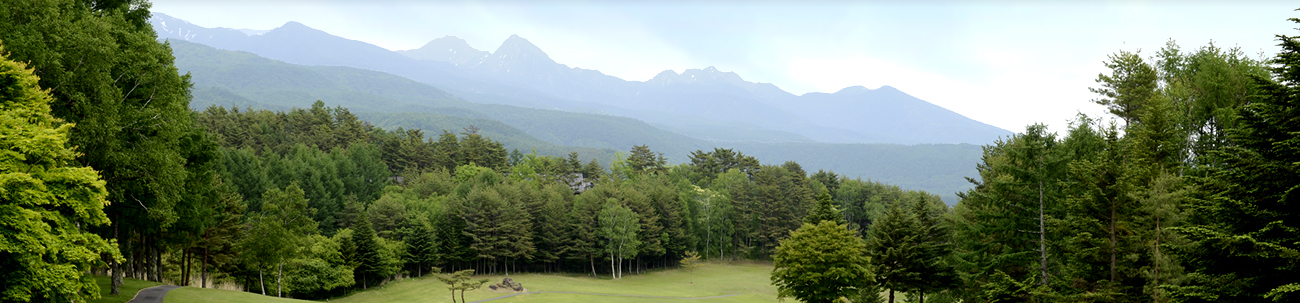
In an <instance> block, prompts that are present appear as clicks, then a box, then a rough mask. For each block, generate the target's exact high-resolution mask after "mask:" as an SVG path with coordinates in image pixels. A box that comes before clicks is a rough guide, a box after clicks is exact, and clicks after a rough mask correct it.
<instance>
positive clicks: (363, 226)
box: [351, 212, 384, 288]
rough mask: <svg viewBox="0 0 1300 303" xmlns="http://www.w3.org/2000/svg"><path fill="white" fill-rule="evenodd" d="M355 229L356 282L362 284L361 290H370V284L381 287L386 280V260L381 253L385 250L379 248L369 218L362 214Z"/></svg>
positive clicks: (353, 242)
mask: <svg viewBox="0 0 1300 303" xmlns="http://www.w3.org/2000/svg"><path fill="white" fill-rule="evenodd" d="M353 228H355V229H353V230H352V238H351V240H352V248H353V250H354V252H353V259H352V260H351V263H352V266H353V267H354V268H355V269H354V270H353V273H354V274H355V275H356V279H355V280H356V281H360V282H361V288H370V284H375V285H379V282H381V281H382V280H383V278H384V277H383V273H384V264H383V263H384V259H383V257H382V255H381V254H382V252H381V251H380V250H382V249H383V248H381V247H380V246H379V241H378V240H377V239H376V238H377V237H378V236H376V235H375V230H374V229H372V228H371V227H370V218H369V216H368V215H366V213H365V212H362V213H361V214H360V216H359V218H358V220H357V222H356V225H354V226H353Z"/></svg>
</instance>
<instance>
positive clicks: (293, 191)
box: [240, 184, 316, 296]
mask: <svg viewBox="0 0 1300 303" xmlns="http://www.w3.org/2000/svg"><path fill="white" fill-rule="evenodd" d="M262 201H264V202H265V203H266V204H265V205H263V207H262V211H261V213H258V214H254V215H253V216H252V217H251V218H249V221H248V225H249V227H248V232H247V234H246V235H247V236H246V237H244V241H243V242H241V243H240V247H241V250H242V251H243V253H242V254H241V256H243V257H244V260H245V261H246V263H248V264H249V265H251V266H253V267H254V268H256V269H257V277H258V284H260V285H261V292H262V294H263V295H266V282H265V278H264V277H263V276H264V273H263V271H264V270H265V269H267V268H270V267H272V266H274V267H275V268H274V269H275V270H276V296H283V295H284V289H283V285H282V282H283V278H284V262H285V261H287V260H289V259H292V258H294V257H297V256H298V254H299V253H301V252H302V248H303V247H304V245H303V244H304V241H306V239H307V238H306V237H308V236H310V235H313V234H315V233H316V221H312V219H311V216H312V212H314V210H313V209H311V208H308V207H307V199H306V198H304V197H303V192H302V188H299V187H298V185H297V184H290V185H289V186H288V187H286V188H285V189H284V190H280V189H278V188H273V189H271V190H268V191H266V193H265V194H263V195H262Z"/></svg>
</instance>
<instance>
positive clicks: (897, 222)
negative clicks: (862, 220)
mask: <svg viewBox="0 0 1300 303" xmlns="http://www.w3.org/2000/svg"><path fill="white" fill-rule="evenodd" d="M923 202H924V201H921V203H923ZM920 231H921V228H920V222H919V221H918V220H917V218H916V214H913V213H911V212H909V210H908V209H907V208H906V205H902V204H896V205H892V206H890V207H889V210H887V211H885V215H884V217H882V218H880V221H879V222H876V224H873V225H871V232H870V237H869V238H868V239H867V256H869V257H870V258H871V265H872V267H873V268H875V272H876V283H879V284H880V286H881V287H883V288H885V289H886V290H888V291H889V303H894V292H896V291H911V290H912V289H913V288H914V286H918V285H919V284H921V283H922V280H921V274H922V272H921V271H919V270H918V269H920V268H921V265H922V262H924V260H923V258H924V257H925V256H924V255H923V254H922V251H921V248H920V247H919V246H918V244H920V242H921V236H922V235H921V234H920Z"/></svg>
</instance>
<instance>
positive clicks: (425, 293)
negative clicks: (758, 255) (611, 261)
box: [331, 262, 776, 303]
mask: <svg viewBox="0 0 1300 303" xmlns="http://www.w3.org/2000/svg"><path fill="white" fill-rule="evenodd" d="M606 266H608V264H606ZM771 272H772V264H771V263H756V262H736V263H730V264H728V263H707V264H704V265H703V266H700V268H698V269H696V270H695V284H694V285H691V284H690V283H689V279H690V276H689V275H690V273H688V272H686V271H682V270H675V269H673V270H661V271H653V272H649V273H645V274H641V275H634V274H625V275H624V277H623V279H620V280H610V279H609V277H608V276H605V277H604V278H603V279H594V278H590V277H587V276H583V275H555V274H519V275H511V276H510V278H512V279H514V280H515V281H517V282H519V283H523V284H524V287H525V288H528V290H529V291H575V292H590V293H605V294H625V295H651V296H668V297H708V296H718V295H728V294H740V295H738V296H732V297H726V298H716V299H706V300H691V302H776V288H775V287H773V286H772V285H771V282H770V280H769V276H770V274H771ZM504 277H505V276H500V275H496V276H479V277H476V278H477V279H484V278H486V279H491V281H492V282H491V283H498V282H500V281H501V279H502V278H504ZM511 293H513V292H496V291H491V290H487V289H481V290H476V291H471V292H466V293H465V299H468V300H469V301H475V300H481V299H487V298H494V297H500V296H505V295H509V294H511ZM450 296H451V292H450V291H447V289H446V287H445V285H444V284H442V283H440V282H438V280H437V279H434V278H432V277H426V278H422V279H411V280H406V281H400V282H396V283H390V284H388V285H386V286H384V288H383V289H381V290H372V291H366V292H360V293H356V294H353V295H351V296H348V297H344V298H339V299H335V300H331V302H404V303H407V302H409V303H434V302H451V299H450ZM458 299H459V297H458ZM665 300H667V299H663V298H636V297H614V296H593V295H579V294H557V293H550V294H529V295H521V296H516V297H512V298H508V299H502V300H498V301H493V302H663V301H665Z"/></svg>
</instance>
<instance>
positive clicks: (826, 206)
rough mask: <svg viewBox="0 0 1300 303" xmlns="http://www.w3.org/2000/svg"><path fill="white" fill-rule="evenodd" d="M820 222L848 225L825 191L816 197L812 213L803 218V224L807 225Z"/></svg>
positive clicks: (828, 193)
mask: <svg viewBox="0 0 1300 303" xmlns="http://www.w3.org/2000/svg"><path fill="white" fill-rule="evenodd" d="M822 221H831V222H835V224H847V223H848V222H845V221H844V215H843V214H841V213H840V210H839V209H837V208H835V202H832V201H831V194H830V192H826V191H823V192H822V193H821V194H820V195H817V207H816V208H813V210H812V212H810V213H808V216H807V217H804V218H803V223H808V224H817V223H821V222H822Z"/></svg>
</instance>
